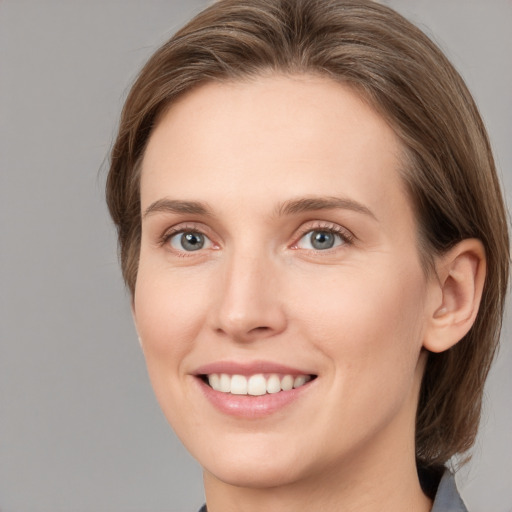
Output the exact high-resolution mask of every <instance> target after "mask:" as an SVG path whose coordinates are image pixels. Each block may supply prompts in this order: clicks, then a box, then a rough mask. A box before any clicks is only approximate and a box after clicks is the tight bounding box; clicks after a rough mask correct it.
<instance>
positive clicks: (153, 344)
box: [134, 264, 207, 391]
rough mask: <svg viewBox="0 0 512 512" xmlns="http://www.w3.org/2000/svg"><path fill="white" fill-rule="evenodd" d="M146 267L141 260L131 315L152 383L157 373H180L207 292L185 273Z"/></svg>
mask: <svg viewBox="0 0 512 512" xmlns="http://www.w3.org/2000/svg"><path fill="white" fill-rule="evenodd" d="M147 267H149V265H148V266H145V265H144V264H143V265H141V267H140V269H139V276H138V281H137V286H136V289H135V296H134V318H135V322H136V325H137V330H138V333H139V336H140V338H141V341H142V348H143V351H144V355H145V357H146V363H147V367H148V372H149V374H150V377H151V379H152V381H153V383H154V384H155V383H156V378H157V377H161V378H169V379H171V378H175V377H176V373H180V371H181V366H180V364H181V363H182V361H183V359H184V358H185V357H186V355H187V354H188V353H189V352H190V351H191V350H192V348H193V345H194V344H193V340H194V339H195V338H196V337H197V335H198V332H199V330H200V329H201V326H202V324H203V319H204V313H205V310H206V305H205V304H204V302H205V297H206V296H207V294H206V293H201V291H202V290H201V289H199V287H198V285H199V283H198V282H197V281H194V282H190V281H189V280H188V279H187V278H186V276H185V277H184V278H178V277H177V276H176V275H175V274H173V273H172V272H169V271H168V270H167V271H162V270H161V269H158V267H154V266H153V267H149V268H147ZM158 373H161V374H162V375H161V376H159V375H157V374H158ZM155 391H157V390H156V389H155Z"/></svg>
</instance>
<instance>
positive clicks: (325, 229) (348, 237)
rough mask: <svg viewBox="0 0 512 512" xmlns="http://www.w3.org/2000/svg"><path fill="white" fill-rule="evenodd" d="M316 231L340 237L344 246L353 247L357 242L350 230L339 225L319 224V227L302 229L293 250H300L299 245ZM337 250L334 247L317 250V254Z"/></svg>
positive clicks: (311, 226) (310, 226) (313, 226)
mask: <svg viewBox="0 0 512 512" xmlns="http://www.w3.org/2000/svg"><path fill="white" fill-rule="evenodd" d="M315 231H316V232H321V233H331V234H334V235H337V236H339V237H340V239H341V241H342V242H343V245H352V244H353V243H354V241H355V236H354V234H353V233H351V232H350V231H349V230H348V229H346V228H342V227H341V226H338V225H337V224H331V223H324V224H318V225H309V226H307V227H304V228H303V229H301V231H300V232H299V234H298V236H297V237H296V241H295V242H294V243H293V245H292V249H296V250H300V248H299V247H297V244H298V243H299V242H300V241H301V240H302V238H304V236H306V235H307V234H308V233H313V232H315ZM335 249H336V247H334V248H332V249H324V250H319V249H317V250H315V252H329V251H332V250H335ZM309 250H310V249H309ZM313 250H314V249H313Z"/></svg>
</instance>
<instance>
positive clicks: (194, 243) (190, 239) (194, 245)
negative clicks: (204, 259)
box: [181, 233, 204, 251]
mask: <svg viewBox="0 0 512 512" xmlns="http://www.w3.org/2000/svg"><path fill="white" fill-rule="evenodd" d="M181 245H182V247H183V249H185V250H187V251H197V250H199V249H201V248H202V247H203V245H204V237H203V235H201V234H200V233H184V234H183V235H182V236H181Z"/></svg>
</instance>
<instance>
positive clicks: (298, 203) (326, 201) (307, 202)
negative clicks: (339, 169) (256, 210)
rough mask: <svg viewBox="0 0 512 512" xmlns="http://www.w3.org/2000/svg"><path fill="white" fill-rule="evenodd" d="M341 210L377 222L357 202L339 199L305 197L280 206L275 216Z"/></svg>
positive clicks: (366, 209) (369, 211)
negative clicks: (364, 216) (359, 214)
mask: <svg viewBox="0 0 512 512" xmlns="http://www.w3.org/2000/svg"><path fill="white" fill-rule="evenodd" d="M333 209H343V210H352V211H354V212H357V213H362V214H364V215H368V216H370V217H372V218H373V219H375V220H377V217H375V215H374V214H373V212H372V211H371V210H370V209H368V208H367V207H366V206H364V205H363V204H361V203H358V202H357V201H354V200H352V199H346V198H341V197H305V198H301V199H292V200H290V201H286V202H284V203H283V204H281V205H280V206H279V207H278V208H277V215H279V216H283V215H293V214H297V213H304V212H309V211H314V210H333Z"/></svg>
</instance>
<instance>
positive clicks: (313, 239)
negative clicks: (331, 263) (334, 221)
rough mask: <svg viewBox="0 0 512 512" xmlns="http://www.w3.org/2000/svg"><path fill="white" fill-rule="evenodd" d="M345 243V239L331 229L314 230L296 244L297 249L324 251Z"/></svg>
mask: <svg viewBox="0 0 512 512" xmlns="http://www.w3.org/2000/svg"><path fill="white" fill-rule="evenodd" d="M344 243H347V237H345V236H344V235H342V234H340V233H338V232H336V231H335V230H332V229H314V230H311V231H308V232H307V233H305V234H304V235H303V236H302V237H301V239H300V240H299V241H298V242H297V245H296V247H297V248H298V249H313V250H315V251H325V250H327V249H332V248H334V247H338V246H339V245H342V244H344Z"/></svg>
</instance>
